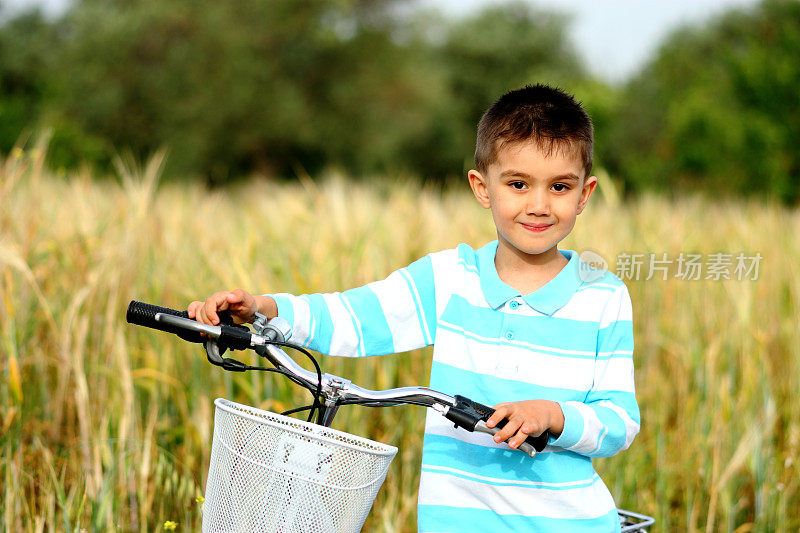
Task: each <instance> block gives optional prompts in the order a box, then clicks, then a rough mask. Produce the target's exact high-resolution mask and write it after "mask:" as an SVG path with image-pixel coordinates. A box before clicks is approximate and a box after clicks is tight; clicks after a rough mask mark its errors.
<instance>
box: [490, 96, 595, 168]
mask: <svg viewBox="0 0 800 533" xmlns="http://www.w3.org/2000/svg"><path fill="white" fill-rule="evenodd" d="M522 141H533V142H535V143H537V144H538V145H539V146H540V147H541V148H542V149H543V150H544V151H545V153H548V154H549V153H552V151H553V150H554V149H555V150H558V149H569V150H576V151H577V152H578V153H579V154H580V157H581V160H582V161H583V168H584V170H585V171H586V176H588V175H589V174H590V173H591V171H592V144H593V142H594V128H593V127H592V119H591V118H589V115H588V114H587V113H586V111H585V110H584V109H583V107H582V106H581V104H580V103H578V102H577V101H575V98H574V97H573V96H572V95H570V94H567V93H566V92H564V91H562V90H561V89H558V88H553V87H550V86H548V85H540V84H537V85H526V86H525V87H523V88H522V89H517V90H515V91H511V92H509V93H506V94H504V95H503V96H501V97H500V98H499V99H498V100H497V101H496V102H495V103H493V104H492V105H491V106H490V107H489V109H487V110H486V112H485V113H484V114H483V117H481V120H480V122H479V123H478V141H477V143H476V145H475V167H476V168H477V169H478V171H479V172H481V173H484V174H485V173H486V170H487V169H488V167H489V165H491V164H492V163H494V162H495V161H496V160H497V152H498V150H499V149H500V148H501V147H502V146H503V145H504V144H507V143H514V142H522Z"/></svg>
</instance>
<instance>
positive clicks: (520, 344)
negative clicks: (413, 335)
mask: <svg viewBox="0 0 800 533" xmlns="http://www.w3.org/2000/svg"><path fill="white" fill-rule="evenodd" d="M439 327H440V328H441V329H444V330H447V331H451V332H453V333H456V334H458V335H462V336H464V337H465V338H467V339H470V340H472V341H475V342H479V343H481V344H485V345H487V346H510V347H517V348H522V349H525V350H532V351H536V352H537V353H543V354H547V355H552V356H555V357H568V358H571V359H585V360H588V361H594V360H601V359H610V358H612V357H630V354H627V355H624V354H619V353H607V354H604V355H595V353H594V352H588V350H587V353H579V352H578V351H568V350H564V349H562V350H563V351H562V350H558V351H556V349H553V348H552V347H550V346H543V345H534V344H533V343H531V342H529V341H520V340H518V339H517V334H516V331H515V330H512V331H514V338H513V339H512V340H509V339H505V338H503V337H500V338H486V337H483V336H478V335H476V334H475V333H472V332H471V331H465V330H464V329H462V328H460V327H458V326H454V325H452V324H448V323H447V322H439Z"/></svg>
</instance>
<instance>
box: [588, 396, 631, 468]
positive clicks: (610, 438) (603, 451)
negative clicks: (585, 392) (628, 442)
mask: <svg viewBox="0 0 800 533" xmlns="http://www.w3.org/2000/svg"><path fill="white" fill-rule="evenodd" d="M592 408H593V409H594V411H595V413H597V418H599V419H600V422H601V423H602V424H603V425H604V426H605V427H606V429H607V430H608V433H607V434H606V435H605V436H603V435H600V437H602V441H601V440H600V438H599V437H598V441H597V447H596V448H595V449H594V450H592V452H591V453H590V454H589V455H590V456H591V457H610V456H612V455H614V454H616V453H617V452H618V451H620V449H622V447H623V446H624V445H625V437H626V428H625V422H623V420H622V418H620V416H619V415H618V414H617V413H615V412H614V411H612V410H611V409H609V408H608V407H603V406H592Z"/></svg>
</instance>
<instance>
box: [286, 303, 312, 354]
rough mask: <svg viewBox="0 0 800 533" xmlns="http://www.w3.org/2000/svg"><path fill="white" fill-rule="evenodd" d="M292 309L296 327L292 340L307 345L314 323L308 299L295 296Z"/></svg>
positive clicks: (293, 330)
mask: <svg viewBox="0 0 800 533" xmlns="http://www.w3.org/2000/svg"><path fill="white" fill-rule="evenodd" d="M292 310H293V311H294V328H293V329H292V336H291V340H292V342H297V343H298V344H301V345H302V346H307V345H308V340H309V337H310V336H311V326H312V324H313V322H312V321H313V317H312V316H311V307H310V306H309V305H308V300H307V299H306V298H303V297H302V296H298V297H293V298H292ZM298 326H299V327H298Z"/></svg>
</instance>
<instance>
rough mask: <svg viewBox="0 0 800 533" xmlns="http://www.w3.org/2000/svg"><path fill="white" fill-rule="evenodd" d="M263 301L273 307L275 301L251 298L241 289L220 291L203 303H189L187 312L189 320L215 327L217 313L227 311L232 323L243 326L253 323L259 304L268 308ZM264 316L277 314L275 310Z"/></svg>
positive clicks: (217, 321)
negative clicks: (192, 319) (246, 323)
mask: <svg viewBox="0 0 800 533" xmlns="http://www.w3.org/2000/svg"><path fill="white" fill-rule="evenodd" d="M265 300H269V301H270V302H271V303H272V304H273V306H274V303H275V301H274V300H273V299H272V298H266V297H264V296H253V295H252V294H250V293H247V292H245V291H243V290H242V289H236V290H235V291H222V292H217V293H214V294H212V295H211V296H210V297H209V298H208V299H206V301H204V302H192V303H190V304H189V308H188V309H187V312H188V314H189V318H194V319H195V320H197V321H198V322H202V323H203V324H210V325H212V326H216V325H218V324H219V315H218V314H217V313H218V312H219V311H228V312H229V313H230V315H231V318H233V321H234V323H236V324H244V323H245V322H252V321H253V318H254V317H255V314H256V312H257V311H259V309H261V308H262V305H261V304H264V308H269V305H268V302H266V301H265ZM262 312H263V311H262ZM264 314H266V315H267V317H268V318H272V317H273V316H275V315H276V314H277V308H276V309H275V313H274V314H272V313H269V312H267V313H264ZM270 314H272V316H270Z"/></svg>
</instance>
